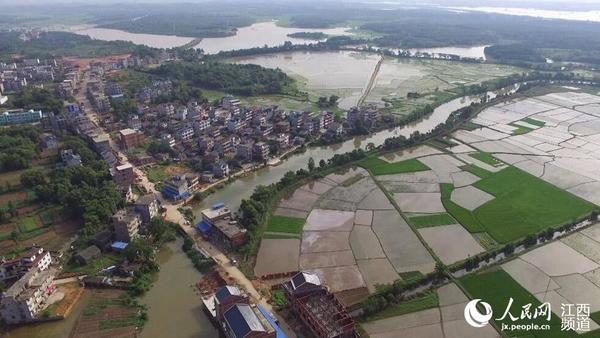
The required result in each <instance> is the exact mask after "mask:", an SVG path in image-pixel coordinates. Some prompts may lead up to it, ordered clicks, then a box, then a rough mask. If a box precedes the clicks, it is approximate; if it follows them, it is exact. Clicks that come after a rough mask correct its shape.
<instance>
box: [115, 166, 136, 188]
mask: <svg viewBox="0 0 600 338" xmlns="http://www.w3.org/2000/svg"><path fill="white" fill-rule="evenodd" d="M114 179H115V182H116V183H117V184H118V185H120V186H128V185H131V184H132V183H133V182H134V181H135V172H134V171H133V166H132V165H131V163H125V164H121V165H118V166H116V167H115V176H114Z"/></svg>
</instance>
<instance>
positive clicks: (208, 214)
mask: <svg viewBox="0 0 600 338" xmlns="http://www.w3.org/2000/svg"><path fill="white" fill-rule="evenodd" d="M201 212H202V215H203V216H204V217H205V218H208V219H210V220H213V219H216V218H220V217H224V216H227V215H230V214H231V209H229V208H228V207H226V206H225V205H224V204H221V203H219V204H215V205H214V206H213V207H211V208H207V209H204V210H202V211H201Z"/></svg>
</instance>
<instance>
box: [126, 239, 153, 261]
mask: <svg viewBox="0 0 600 338" xmlns="http://www.w3.org/2000/svg"><path fill="white" fill-rule="evenodd" d="M123 254H124V255H125V257H126V258H127V259H128V260H130V261H142V262H149V261H152V259H153V258H154V246H153V244H152V242H151V241H150V240H148V239H145V238H138V239H134V240H133V241H131V242H129V244H128V245H127V247H126V248H125V250H124V251H123Z"/></svg>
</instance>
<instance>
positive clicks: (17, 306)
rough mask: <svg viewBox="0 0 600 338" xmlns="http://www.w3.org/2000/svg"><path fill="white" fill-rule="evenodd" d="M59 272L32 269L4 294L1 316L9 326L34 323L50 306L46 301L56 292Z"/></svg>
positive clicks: (0, 304) (53, 269)
mask: <svg viewBox="0 0 600 338" xmlns="http://www.w3.org/2000/svg"><path fill="white" fill-rule="evenodd" d="M56 273H57V270H56V269H55V268H49V269H46V270H43V271H42V270H40V269H39V268H32V269H30V270H29V271H28V272H27V273H25V275H23V276H22V277H21V278H20V279H19V280H18V281H16V282H15V283H14V284H13V285H12V286H11V287H9V288H8V289H7V290H6V291H4V292H3V293H2V300H0V315H1V316H2V319H3V320H4V321H5V322H6V323H8V324H17V323H24V322H29V321H32V320H33V319H35V318H36V316H37V314H38V313H40V311H42V310H43V309H44V308H46V306H47V305H48V304H47V303H46V301H47V300H48V297H49V296H50V295H51V294H52V292H54V289H55V285H54V283H53V282H54V276H56Z"/></svg>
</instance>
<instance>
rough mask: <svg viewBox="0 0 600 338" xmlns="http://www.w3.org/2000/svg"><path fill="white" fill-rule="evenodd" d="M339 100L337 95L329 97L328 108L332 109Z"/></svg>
mask: <svg viewBox="0 0 600 338" xmlns="http://www.w3.org/2000/svg"><path fill="white" fill-rule="evenodd" d="M339 99H340V97H339V96H337V95H331V96H330V97H329V106H330V107H333V106H335V105H336V103H337V101H338V100H339Z"/></svg>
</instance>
